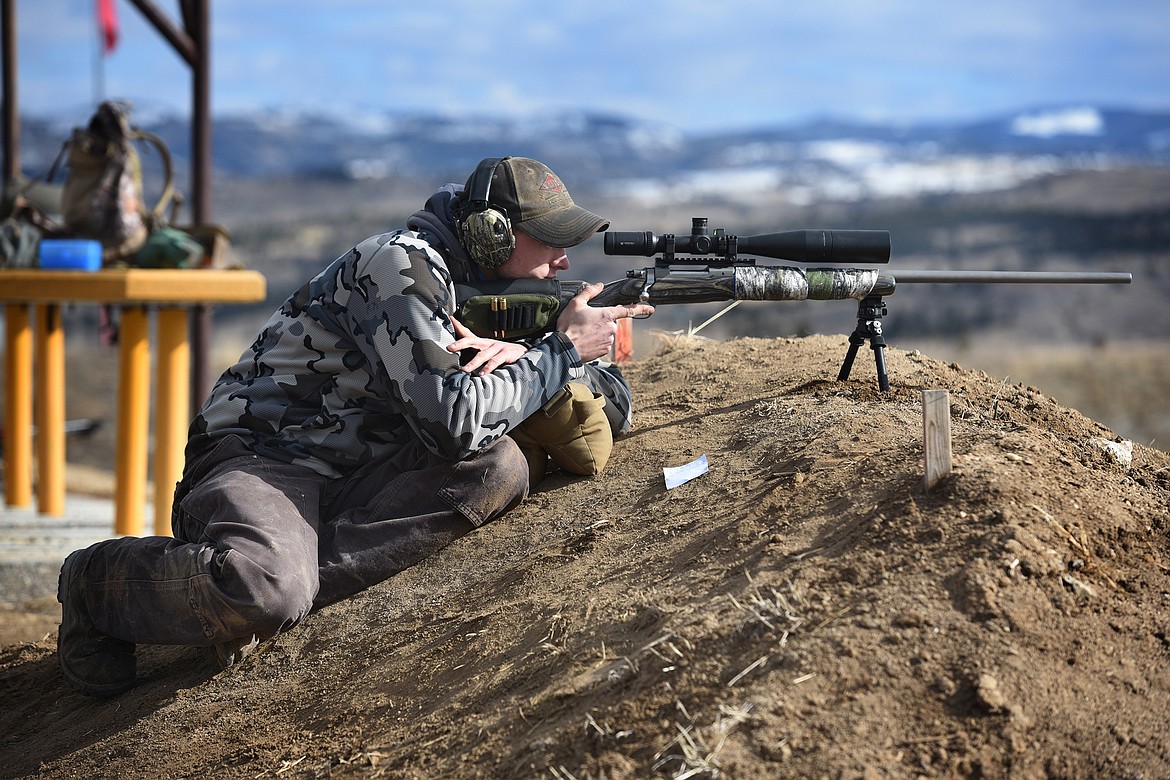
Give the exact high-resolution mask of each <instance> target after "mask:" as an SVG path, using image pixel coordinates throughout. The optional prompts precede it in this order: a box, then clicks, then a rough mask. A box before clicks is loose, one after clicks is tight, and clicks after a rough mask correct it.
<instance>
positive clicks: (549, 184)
mask: <svg viewBox="0 0 1170 780" xmlns="http://www.w3.org/2000/svg"><path fill="white" fill-rule="evenodd" d="M540 188H541V189H542V190H545V191H547V192H556V193H561V192H564V191H565V185H564V184H562V183H561V180H560V179H558V178H557V177H556V176H554V175H553V174H551V173H550V174H548V175H547V176H545V177H544V184H541V185H540Z"/></svg>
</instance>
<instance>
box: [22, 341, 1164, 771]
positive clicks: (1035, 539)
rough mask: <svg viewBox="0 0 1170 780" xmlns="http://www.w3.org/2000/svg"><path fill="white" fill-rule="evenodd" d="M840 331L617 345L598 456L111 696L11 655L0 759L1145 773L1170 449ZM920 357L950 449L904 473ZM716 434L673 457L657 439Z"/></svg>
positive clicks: (151, 652)
mask: <svg viewBox="0 0 1170 780" xmlns="http://www.w3.org/2000/svg"><path fill="white" fill-rule="evenodd" d="M845 348H846V343H845V339H844V337H820V336H814V337H809V338H804V339H794V340H790V339H778V340H758V339H747V340H739V341H734V342H730V343H688V344H681V345H676V346H675V347H674V348H673V350H672V351H669V352H667V353H666V354H663V355H661V356H658V357H654V358H649V359H645V360H643V361H640V362H637V363H635V364H633V365H632V366H631V367H630V368H629V369H628V372H627V373H628V375H629V377H630V378H631V383H632V384H633V386H634V388H635V390H636V392H637V393H638V397H639V399H640V403H639V407H640V408H639V411H638V415H639V416H638V421H637V422H638V426H637V430H636V432H634V433H633V434H632V435H631V436H629V437H627V438H625V439H624V440H623V441H622V442H621V443H620V444H619V445H618V447H617V449H616V451H615V455H614V457H613V459H612V460H611V465H610V467H609V469H610V470H609V473H608V479H606V480H604V481H590V480H568V479H564V478H561V477H560V476H554V477H552V478H550V479H549V480H547V481H546V483H545V484H544V485H543V486H542V489H541V491H540V492H538V493H537V494H536V495H534V496H533V497H532V498H531V499H530V501H529V502H528V503H527V504H526V505H525V506H524V507H522V508H521V509H520V510H519V511H517V512H515V513H513V514H512V515H510V516H508V517H506V518H504V519H503V520H500V521H498V522H496V523H494V524H493V525H491V526H489V527H486V528H484V529H482V530H481V531H480V532H478V533H476V534H474V535H473V536H471V537H467V538H464V539H462V540H460V541H459V542H457V543H455V544H454V545H452V546H451V547H449V548H447V549H446V550H444V551H443V552H442V553H441V554H439V555H438V556H436V557H435V558H433V559H432V560H431V561H429V562H427V563H424V564H423V565H421V566H419V567H416V568H415V569H412V570H410V571H407V572H405V573H403V574H401V575H399V576H398V577H395V578H393V579H392V580H391V581H389V582H387V583H384V584H383V585H381V586H379V587H376V588H374V589H372V590H370V591H368V592H366V593H364V594H362V595H360V596H359V597H357V598H356V599H354V600H352V601H350V602H348V603H345V604H341V605H336V606H334V607H332V608H329V609H327V610H324V611H322V612H320V613H318V614H316V615H314V616H312V617H311V618H310V619H309V620H307V621H306V622H305V623H304V624H302V625H301V626H299V627H297V628H296V629H294V630H292V631H290V632H288V633H287V634H285V635H282V636H280V637H278V638H277V639H275V640H273V641H272V642H270V643H268V644H267V645H265V646H264V647H263V648H262V651H261V652H260V653H258V654H257V655H254V656H253V657H251V658H249V659H248V660H247V661H246V662H245V663H244V664H243V665H242V667H239V668H237V669H233V670H231V671H229V672H224V673H217V670H216V668H215V666H214V662H213V661H212V660H211V658H210V656H209V654H207V653H206V652H203V651H198V650H193V649H187V648H142V649H141V651H140V656H141V662H140V663H141V667H142V671H143V673H144V678H145V679H144V682H143V684H142V685H141V686H140V687H139V688H138V689H136V690H134V691H133V692H131V693H129V694H127V695H125V696H122V697H120V698H117V699H114V700H112V701H107V702H98V701H94V700H90V699H87V698H85V697H83V696H81V695H79V694H76V693H74V692H73V691H72V690H71V689H70V688H69V687H68V686H67V685H66V684H65V683H64V682H63V680H62V679H61V678H60V676H59V673H58V671H57V667H56V657H55V653H54V651H53V644H52V642H53V639H54V638H53V637H50V638H49V639H48V640H47V641H44V642H39V643H36V644H31V645H23V646H11V647H8V648H6V649H5V650H4V652H3V654H2V656H0V669H2V672H0V674H2V677H0V700H2V701H3V702H4V708H3V713H2V714H0V753H2V755H3V760H2V761H0V774H3V775H4V776H23V775H33V776H45V777H59V778H89V777H95V776H101V777H107V776H117V777H121V778H154V777H192V778H193V777H209V776H215V777H225V778H235V777H240V778H244V777H249V778H256V777H274V776H281V777H323V776H332V777H394V778H434V777H455V778H464V777H466V778H504V777H544V778H549V777H551V778H577V779H578V780H583V778H586V777H591V778H602V777H605V778H611V779H614V778H646V777H655V776H664V777H675V778H682V777H714V776H719V777H732V778H758V777H834V778H835V777H845V778H853V777H857V778H881V777H899V778H900V777H912V776H924V777H990V778H997V777H1025V778H1032V777H1086V778H1087V777H1133V778H1137V777H1151V778H1152V777H1167V776H1170V747H1168V746H1170V729H1168V727H1167V725H1166V716H1167V713H1170V577H1168V573H1170V541H1168V537H1167V531H1168V528H1167V525H1168V521H1170V456H1168V455H1167V454H1166V453H1162V452H1159V451H1156V450H1151V449H1147V448H1145V447H1142V446H1140V445H1139V446H1136V447H1135V448H1134V451H1133V459H1132V464H1131V465H1130V466H1124V465H1120V464H1118V463H1117V462H1116V461H1115V460H1113V459H1112V458H1111V457H1110V456H1109V455H1108V454H1107V453H1106V452H1105V450H1104V449H1102V448H1101V447H1100V446H1098V445H1097V444H1095V443H1094V440H1096V439H1106V440H1108V439H1110V438H1113V435H1112V433H1111V432H1110V431H1108V430H1106V429H1104V428H1103V427H1101V426H1100V425H1098V424H1096V423H1094V422H1093V421H1091V420H1088V419H1085V418H1084V417H1083V416H1081V415H1080V414H1079V413H1077V412H1076V411H1073V410H1070V409H1067V408H1064V407H1061V406H1059V405H1058V404H1056V403H1055V402H1054V401H1052V400H1051V399H1049V398H1046V397H1044V396H1042V395H1041V394H1040V393H1039V392H1038V391H1035V390H1033V389H1030V388H1027V387H1022V386H1018V385H1011V384H1006V383H1003V382H1000V381H998V380H994V379H991V378H989V377H987V376H986V375H983V374H980V373H971V372H965V371H963V370H961V369H960V368H959V367H957V366H953V365H947V364H943V363H940V362H937V361H934V360H931V359H929V358H927V357H923V356H920V355H917V354H914V353H906V352H902V351H898V350H891V351H890V355H889V365H890V373H891V377H892V379H893V383H894V389H893V391H892V392H891V393H889V394H885V395H883V394H879V393H878V392H877V391H876V389H875V387H874V381H873V364H872V360H871V359H870V357H869V353H868V351H866V352H865V353H863V355H862V356H861V358H860V359H859V361H858V363H857V366H856V367H855V368H854V372H853V373H854V377H853V379H852V380H851V381H849V382H847V383H839V382H836V381H834V380H835V377H836V373H837V369H838V367H839V365H840V361H841V358H842V356H843V355H844V352H845ZM924 388H941V389H947V390H949V391H950V393H951V402H952V433H953V442H954V453H955V465H956V471H955V473H954V474H953V476H952V477H951V478H949V479H948V480H947V481H945V482H944V483H943V484H942V485H940V486H939V487H937V488H936V489H935V490H933V491H931V492H929V493H927V492H925V491H924V490H923V487H922V484H921V474H922V447H921V439H922V434H921V404H920V393H919V391H920V390H921V389H924ZM704 454H705V455H707V457H708V460H709V462H710V471H709V472H708V473H707V474H706V475H704V476H702V477H700V478H698V479H695V480H694V481H692V482H689V483H687V484H685V485H683V486H681V487H678V488H675V489H673V490H670V491H669V492H668V491H667V490H666V489H665V487H664V484H663V476H662V467H663V466H678V465H681V464H683V463H686V462H689V461H691V460H693V459H695V458H697V457H698V456H700V455H704Z"/></svg>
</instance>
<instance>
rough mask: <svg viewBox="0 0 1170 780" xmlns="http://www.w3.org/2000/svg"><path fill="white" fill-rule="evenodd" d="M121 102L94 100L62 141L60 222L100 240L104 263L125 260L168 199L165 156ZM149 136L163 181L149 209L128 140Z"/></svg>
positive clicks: (162, 146) (159, 219) (170, 185)
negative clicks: (65, 167) (83, 123)
mask: <svg viewBox="0 0 1170 780" xmlns="http://www.w3.org/2000/svg"><path fill="white" fill-rule="evenodd" d="M128 111H129V109H128V107H127V106H126V105H125V104H121V103H115V102H110V101H107V102H105V103H102V104H101V105H100V106H98V109H97V112H96V113H94V115H93V117H92V118H91V119H90V121H89V125H88V127H85V128H80V127H78V128H74V129H73V134H72V135H71V136H70V139H69V141H68V143H67V144H66V146H67V149H68V154H69V157H68V161H69V172H68V174H67V175H66V178H65V188H64V191H63V193H62V196H61V214H62V217H63V219H64V221H65V226H66V228H67V229H68V230H69V231H70V232H72V233H74V234H75V235H77V236H81V237H85V238H94V239H97V240H99V241H101V243H102V257H103V261H104V263H105V264H107V265H109V264H112V263H115V262H118V261H124V260H128V259H129V258H130V257H131V256H132V255H134V253H135V252H137V251H138V250H139V249H140V248H141V247H142V245H143V244H144V243H146V239H147V238H148V237H149V236H150V234H151V232H153V231H154V230H155V229H156V228H157V227H160V226H161V225H162V224H163V223H164V221H165V220H164V211H165V210H166V208H167V206H168V204H170V202H171V201H172V200H173V199H174V197H175V191H174V186H173V175H172V170H171V156H170V152H169V151H168V150H167V147H166V144H164V143H163V141H162V139H161V138H159V137H158V136H156V135H154V134H153V133H148V132H146V131H144V130H140V129H138V128H136V127H132V126H131V124H130V115H129V113H128ZM139 140H145V141H149V142H150V143H151V144H153V145H154V146H155V147H156V148H157V149H158V151H159V154H160V155H161V156H162V163H163V172H164V175H165V183H164V186H163V190H162V194H161V195H160V197H159V200H158V202H157V203H156V204H155V205H154V207H153V208H152V209H150V210H147V208H146V206H145V204H144V203H143V189H142V161H141V159H140V158H139V155H138V151H137V149H135V146H134V142H135V141H139Z"/></svg>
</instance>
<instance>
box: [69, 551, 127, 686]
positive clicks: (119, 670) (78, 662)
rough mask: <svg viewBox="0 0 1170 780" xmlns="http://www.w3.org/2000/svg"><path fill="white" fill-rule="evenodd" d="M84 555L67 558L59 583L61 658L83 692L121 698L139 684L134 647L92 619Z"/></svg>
mask: <svg viewBox="0 0 1170 780" xmlns="http://www.w3.org/2000/svg"><path fill="white" fill-rule="evenodd" d="M84 553H85V551H84V550H78V551H77V552H74V553H71V554H70V555H69V557H68V558H66V559H65V564H64V565H63V566H62V567H61V577H60V579H59V580H58V581H57V601H59V602H61V629H60V631H58V633H57V657H58V659H59V660H60V662H61V671H62V672H63V673H64V674H65V678H66V679H67V680H69V682H71V683H73V684H74V685H75V686H77V688H78V690H80V691H81V692H82V693H84V694H87V695H89V696H99V697H105V696H117V695H118V694H120V693H125V692H126V691H128V690H130V689H131V688H133V687H134V686H135V685H136V684H137V683H138V669H137V663H136V661H135V659H134V644H133V643H132V642H126V641H124V640H121V639H114V638H113V637H111V636H106V635H105V634H103V633H102V632H101V631H99V630H98V629H97V627H96V626H95V625H94V624H93V621H92V620H90V618H89V613H88V612H87V611H86V608H85V600H84V599H83V598H82V595H81V582H80V581H79V577H80V575H81V570H82V569H83V568H84V561H85V556H84Z"/></svg>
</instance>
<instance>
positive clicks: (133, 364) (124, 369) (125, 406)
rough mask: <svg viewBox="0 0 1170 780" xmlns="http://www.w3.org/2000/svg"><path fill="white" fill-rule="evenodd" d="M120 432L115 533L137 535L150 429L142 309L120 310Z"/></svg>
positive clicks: (147, 356)
mask: <svg viewBox="0 0 1170 780" xmlns="http://www.w3.org/2000/svg"><path fill="white" fill-rule="evenodd" d="M118 341H119V349H118V351H119V357H118V372H119V373H118V430H117V433H116V441H115V445H114V448H115V460H116V464H115V480H114V533H117V534H124V535H130V536H140V535H142V532H143V527H144V525H145V521H144V519H143V510H144V509H145V508H146V452H147V436H148V429H149V427H150V339H149V337H148V333H147V316H146V309H144V308H142V307H127V308H125V309H122V324H121V327H120V329H119V332H118Z"/></svg>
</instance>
